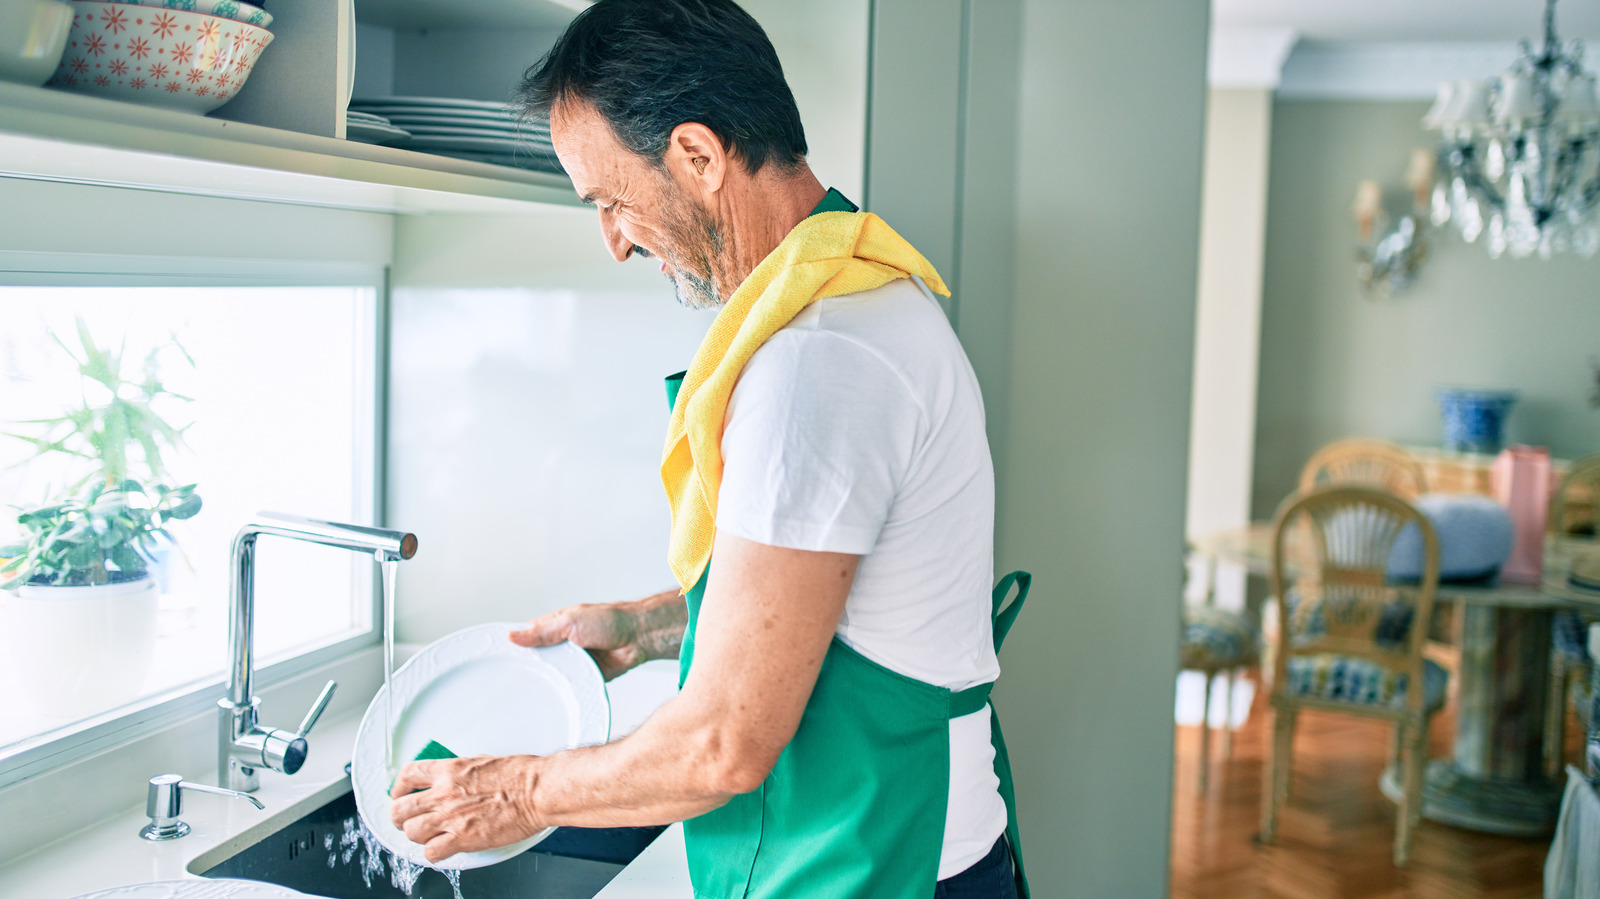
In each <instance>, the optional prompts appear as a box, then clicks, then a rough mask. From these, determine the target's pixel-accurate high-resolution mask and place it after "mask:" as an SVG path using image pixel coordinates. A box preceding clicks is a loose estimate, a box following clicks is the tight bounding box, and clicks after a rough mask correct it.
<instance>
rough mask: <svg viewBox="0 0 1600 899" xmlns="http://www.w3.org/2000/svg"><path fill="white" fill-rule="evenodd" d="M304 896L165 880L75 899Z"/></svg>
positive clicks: (248, 884)
mask: <svg viewBox="0 0 1600 899" xmlns="http://www.w3.org/2000/svg"><path fill="white" fill-rule="evenodd" d="M305 896H306V894H305V893H302V892H300V891H299V890H291V889H289V888H288V887H281V886H278V885H277V884H275V883H262V882H261V881H259V880H233V879H228V878H224V879H219V880H163V881H160V882H157V883H135V884H129V885H128V886H122V887H112V888H111V889H109V890H100V891H98V892H94V893H84V894H83V895H82V896H78V897H76V899H304V897H305Z"/></svg>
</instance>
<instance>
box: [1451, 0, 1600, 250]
mask: <svg viewBox="0 0 1600 899" xmlns="http://www.w3.org/2000/svg"><path fill="white" fill-rule="evenodd" d="M1520 47H1521V57H1520V58H1519V59H1518V60H1517V61H1516V63H1514V64H1513V65H1512V66H1511V68H1509V69H1507V70H1506V71H1505V72H1504V73H1502V74H1501V75H1500V76H1499V77H1498V78H1491V79H1489V80H1487V81H1474V80H1467V81H1457V82H1454V83H1446V84H1443V85H1441V86H1440V88H1439V95H1438V98H1437V99H1436V100H1435V101H1434V104H1433V107H1432V108H1431V109H1429V110H1428V114H1427V115H1426V116H1424V117H1423V120H1422V122H1423V124H1424V125H1425V126H1426V127H1427V128H1428V129H1429V130H1433V131H1438V132H1439V133H1440V135H1441V143H1440V148H1439V173H1440V177H1439V179H1438V181H1437V182H1436V184H1435V186H1434V189H1433V196H1432V201H1431V203H1430V209H1429V218H1430V220H1431V221H1432V222H1433V224H1434V225H1436V226H1444V225H1447V224H1453V225H1454V227H1455V230H1456V231H1457V232H1458V233H1460V235H1461V237H1462V238H1463V239H1464V240H1466V241H1467V242H1468V243H1476V242H1477V240H1478V238H1479V236H1480V235H1482V236H1485V237H1486V241H1485V242H1486V244H1487V249H1488V252H1489V255H1490V256H1491V257H1493V258H1496V259H1498V258H1500V257H1501V256H1502V255H1504V254H1505V253H1506V252H1507V251H1509V252H1510V253H1511V255H1512V257H1513V258H1517V259H1522V258H1526V257H1527V256H1530V255H1532V254H1533V253H1538V254H1539V257H1540V258H1542V259H1549V258H1550V257H1551V256H1553V255H1555V254H1556V253H1565V252H1576V253H1578V254H1579V255H1581V256H1583V257H1585V258H1587V257H1590V256H1593V255H1594V254H1595V252H1596V251H1597V250H1600V209H1597V207H1600V103H1597V102H1596V98H1595V76H1594V75H1593V74H1592V73H1590V72H1586V71H1584V69H1583V45H1582V43H1581V42H1579V41H1572V42H1571V43H1569V44H1566V45H1563V44H1562V42H1561V40H1560V39H1559V38H1557V37H1556V0H1546V3H1545V11H1544V47H1543V48H1542V49H1541V50H1539V51H1537V52H1535V51H1534V49H1533V46H1532V44H1531V43H1530V42H1529V41H1527V40H1526V39H1524V40H1523V41H1522V42H1521V44H1520Z"/></svg>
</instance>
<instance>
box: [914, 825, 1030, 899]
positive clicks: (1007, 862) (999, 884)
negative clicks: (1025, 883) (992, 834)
mask: <svg viewBox="0 0 1600 899" xmlns="http://www.w3.org/2000/svg"><path fill="white" fill-rule="evenodd" d="M933 896H934V899H1017V881H1016V875H1015V874H1013V873H1012V870H1011V846H1010V845H1008V844H1007V843H1006V838H1005V835H1004V834H1001V836H1000V839H998V840H995V843H994V848H993V849H990V850H989V854H988V855H986V856H984V857H983V859H982V860H981V861H979V862H978V863H977V864H975V865H973V866H972V867H970V868H968V869H967V870H965V871H962V872H961V873H960V874H957V875H955V876H953V877H947V878H945V879H944V880H941V881H939V883H938V884H937V885H936V886H935V887H934V890H933Z"/></svg>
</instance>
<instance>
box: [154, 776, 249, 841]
mask: <svg viewBox="0 0 1600 899" xmlns="http://www.w3.org/2000/svg"><path fill="white" fill-rule="evenodd" d="M189 790H194V791H195V792H199V793H211V794H213V795H216V796H231V797H233V798H235V799H243V800H244V801H246V802H248V803H250V804H251V805H253V806H255V807H256V808H258V809H264V808H266V806H264V805H262V804H261V800H259V799H257V798H256V797H254V796H251V795H250V794H249V793H239V792H236V791H234V790H224V789H222V788H221V787H210V786H206V785H205V784H196V783H189V782H188V781H186V780H184V779H183V775H182V774H157V775H156V776H155V777H152V778H150V789H149V791H148V792H147V793H146V794H145V801H144V812H145V814H146V815H148V816H149V817H150V823H149V824H146V825H145V826H144V827H142V828H140V830H139V836H141V837H144V838H145V839H147V840H176V839H177V838H178V837H181V836H183V835H185V834H187V833H188V832H189V825H187V824H185V823H183V822H182V821H180V820H178V815H180V814H182V813H183V794H184V793H185V792H186V791H189Z"/></svg>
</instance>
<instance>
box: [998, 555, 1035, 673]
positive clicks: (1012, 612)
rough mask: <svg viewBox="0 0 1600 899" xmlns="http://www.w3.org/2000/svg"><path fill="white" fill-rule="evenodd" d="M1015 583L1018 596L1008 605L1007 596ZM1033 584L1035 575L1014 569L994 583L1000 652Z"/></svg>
mask: <svg viewBox="0 0 1600 899" xmlns="http://www.w3.org/2000/svg"><path fill="white" fill-rule="evenodd" d="M1013 585H1015V586H1016V588H1017V598H1016V599H1014V600H1012V601H1011V604H1010V605H1006V596H1007V595H1008V594H1010V593H1011V588H1012V586H1013ZM1032 586H1033V575H1031V574H1029V573H1028V572H1026V571H1013V572H1011V573H1010V574H1008V575H1006V576H1005V577H1003V578H1001V579H1000V583H998V584H995V585H994V651H995V652H997V653H998V652H999V651H1000V644H1002V643H1004V642H1006V634H1008V633H1010V632H1011V625H1012V624H1014V623H1016V620H1017V615H1018V614H1019V613H1021V612H1022V604H1023V603H1024V602H1027V600H1028V589H1029V588H1030V587H1032ZM1002 606H1003V607H1004V608H1003V609H1002Z"/></svg>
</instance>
